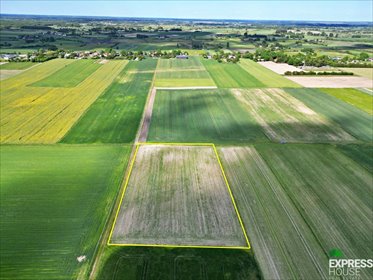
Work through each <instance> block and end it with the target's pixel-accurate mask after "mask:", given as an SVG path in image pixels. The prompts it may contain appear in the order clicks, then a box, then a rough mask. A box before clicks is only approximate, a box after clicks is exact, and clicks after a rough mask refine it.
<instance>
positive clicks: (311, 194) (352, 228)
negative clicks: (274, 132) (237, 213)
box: [257, 145, 373, 279]
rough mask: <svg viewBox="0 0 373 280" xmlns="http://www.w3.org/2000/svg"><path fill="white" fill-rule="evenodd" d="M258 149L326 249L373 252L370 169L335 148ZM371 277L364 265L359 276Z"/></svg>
mask: <svg viewBox="0 0 373 280" xmlns="http://www.w3.org/2000/svg"><path fill="white" fill-rule="evenodd" d="M257 149H258V151H259V153H260V154H261V156H262V157H263V158H264V160H265V161H266V163H267V164H268V166H269V167H270V169H271V170H272V172H274V174H275V175H276V177H277V179H278V180H279V182H280V183H281V185H282V187H283V189H284V191H285V192H286V193H287V195H288V196H289V198H290V199H291V201H292V202H293V203H294V205H295V207H296V208H297V209H298V211H299V213H300V214H301V215H302V217H303V219H304V220H305V222H306V223H307V224H308V226H309V227H310V229H311V230H312V232H313V234H314V235H315V237H316V238H317V240H318V243H319V244H320V246H321V247H322V248H323V251H324V252H325V254H329V252H330V251H331V250H333V249H339V250H341V251H342V252H343V257H345V258H351V259H358V258H362V259H365V258H370V256H372V254H373V248H372V246H369V245H368V244H372V242H373V236H372V232H373V220H372V216H373V205H372V199H371V196H370V195H367V194H370V193H372V192H373V185H372V180H373V177H372V174H371V173H369V172H368V171H367V170H366V169H364V168H363V167H361V166H360V165H358V164H357V163H356V162H354V161H353V160H351V159H349V158H348V157H346V156H345V155H343V154H342V153H341V152H339V151H338V150H336V149H335V148H334V147H328V146H320V145H317V146H312V145H302V146H290V145H272V146H270V145H266V146H264V145H263V146H260V147H257ZM268 207H271V205H268ZM271 213H272V214H273V213H275V211H271ZM283 238H288V236H287V235H284V236H283ZM311 250H312V251H313V250H314V247H311ZM295 257H298V256H295ZM323 268H324V269H325V266H323ZM372 278H373V270H371V269H362V270H361V279H372Z"/></svg>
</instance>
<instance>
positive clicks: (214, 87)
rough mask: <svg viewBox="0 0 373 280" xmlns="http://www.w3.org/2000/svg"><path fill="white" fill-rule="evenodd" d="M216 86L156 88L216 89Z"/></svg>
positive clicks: (169, 88) (165, 88) (168, 88)
mask: <svg viewBox="0 0 373 280" xmlns="http://www.w3.org/2000/svg"><path fill="white" fill-rule="evenodd" d="M217 88H218V87H216V86H205V87H157V89H164V90H183V89H217Z"/></svg>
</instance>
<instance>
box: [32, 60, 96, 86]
mask: <svg viewBox="0 0 373 280" xmlns="http://www.w3.org/2000/svg"><path fill="white" fill-rule="evenodd" d="M100 66H102V65H101V64H99V63H98V62H97V61H96V60H90V59H89V60H76V61H74V62H73V63H71V64H69V65H66V66H65V67H63V68H62V69H60V70H58V71H57V72H55V73H53V74H52V75H50V76H48V77H46V78H44V79H42V80H40V81H37V82H36V83H33V84H32V85H31V86H33V87H62V88H71V87H75V86H77V85H78V84H80V83H81V82H82V81H84V80H85V79H86V78H87V77H89V76H90V75H91V74H92V73H93V72H95V71H96V70H97V69H98V68H99V67H100Z"/></svg>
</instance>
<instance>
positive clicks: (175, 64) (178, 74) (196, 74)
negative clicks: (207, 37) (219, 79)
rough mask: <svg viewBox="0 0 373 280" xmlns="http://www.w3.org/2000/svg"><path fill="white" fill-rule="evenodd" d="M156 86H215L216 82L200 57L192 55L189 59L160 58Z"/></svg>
mask: <svg viewBox="0 0 373 280" xmlns="http://www.w3.org/2000/svg"><path fill="white" fill-rule="evenodd" d="M155 86H157V87H190V86H194V87H196V86H215V83H214V81H213V80H212V79H211V77H210V75H209V73H208V72H207V71H206V69H205V68H204V66H203V65H202V63H201V61H200V58H199V57H196V56H190V57H189V59H176V58H175V59H160V60H159V62H158V66H157V71H156V77H155Z"/></svg>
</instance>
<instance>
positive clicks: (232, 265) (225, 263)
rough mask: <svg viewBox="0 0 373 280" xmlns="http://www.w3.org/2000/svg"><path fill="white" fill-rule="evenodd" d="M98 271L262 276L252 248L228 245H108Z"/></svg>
mask: <svg viewBox="0 0 373 280" xmlns="http://www.w3.org/2000/svg"><path fill="white" fill-rule="evenodd" d="M98 271H99V272H98V273H97V275H95V277H94V279H101V280H120V279H128V280H130V279H131V280H132V279H142V280H159V279H162V280H175V279H178V280H210V279H214V280H228V279H232V280H233V279H237V280H256V279H261V273H260V271H259V268H258V267H257V264H256V262H255V260H254V256H253V253H252V252H247V251H241V250H226V249H223V250H221V249H202V250H201V249H172V250H170V249H164V248H140V247H137V248H122V247H108V248H106V249H105V252H104V254H103V258H102V262H101V263H100V264H99V267H98ZM124 276H125V277H124Z"/></svg>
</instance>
